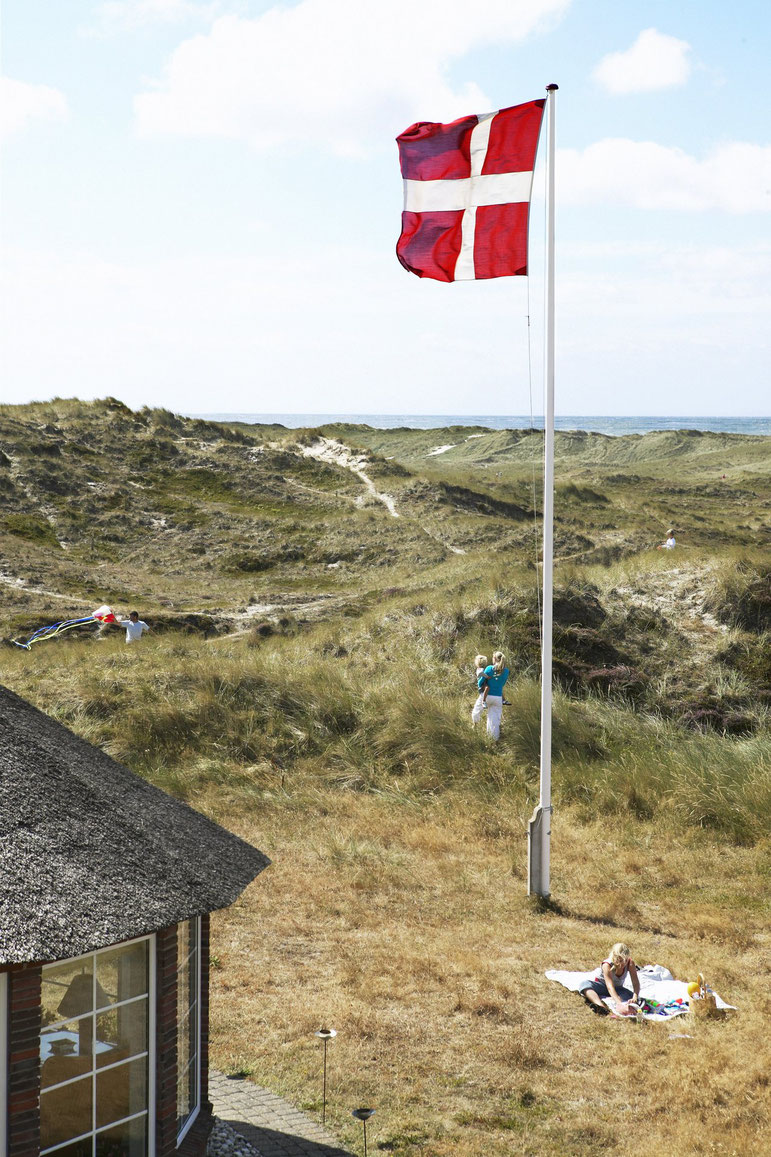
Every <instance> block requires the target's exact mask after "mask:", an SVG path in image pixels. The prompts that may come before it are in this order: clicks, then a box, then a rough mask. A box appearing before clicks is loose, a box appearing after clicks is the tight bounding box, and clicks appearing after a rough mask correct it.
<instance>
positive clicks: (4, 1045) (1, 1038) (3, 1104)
mask: <svg viewBox="0 0 771 1157" xmlns="http://www.w3.org/2000/svg"><path fill="white" fill-rule="evenodd" d="M7 1108H8V973H7V972H0V1153H1V1154H2V1157H7V1154H8V1149H7V1144H8V1142H7V1132H6V1130H7V1128H8V1118H7Z"/></svg>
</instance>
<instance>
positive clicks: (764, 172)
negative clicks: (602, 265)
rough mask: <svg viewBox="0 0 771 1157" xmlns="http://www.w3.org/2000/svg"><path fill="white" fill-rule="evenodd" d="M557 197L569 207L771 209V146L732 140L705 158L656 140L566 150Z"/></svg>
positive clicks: (606, 142) (561, 159) (599, 143)
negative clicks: (628, 206)
mask: <svg viewBox="0 0 771 1157" xmlns="http://www.w3.org/2000/svg"><path fill="white" fill-rule="evenodd" d="M557 183H558V189H559V193H558V196H559V197H560V199H561V200H562V201H563V202H564V203H565V204H570V205H599V204H612V205H619V206H620V205H631V206H633V207H634V208H637V209H677V210H686V211H704V210H709V209H719V210H724V211H726V212H729V213H752V212H768V211H769V210H771V145H756V144H751V143H748V142H741V141H732V142H727V143H725V144H721V145H717V146H716V147H715V148H714V149H713V150H712V151H711V152H710V153H709V154H708V155H707V156H706V157H705V158H704V159H703V160H699V159H698V158H697V157H693V156H690V155H689V154H688V153H686V152H684V151H683V150H682V149H678V148H669V147H666V146H664V145H659V144H656V143H655V142H653V141H630V140H626V139H624V138H608V139H606V140H602V141H597V142H595V144H593V145H589V146H588V148H586V149H583V150H579V149H562V150H560V151H559V156H558V161H557Z"/></svg>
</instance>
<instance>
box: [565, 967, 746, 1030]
mask: <svg viewBox="0 0 771 1157" xmlns="http://www.w3.org/2000/svg"><path fill="white" fill-rule="evenodd" d="M596 972H597V970H596V969H594V968H593V969H592V970H591V972H564V971H561V970H560V969H558V968H550V969H549V970H548V971H547V972H546V973H545V976H546V978H547V979H548V980H556V981H557V983H558V984H561V985H563V987H565V988H569V989H570V991H571V992H578V986H579V985H580V984H581V981H582V980H594V977H595V975H596ZM637 973H638V976H639V977H640V996H641V997H642V999H643V1000H644V1001H645V1008H644V1009H643V1016H644V1017H645V1019H646V1020H671V1019H672V1017H673V1016H682V1014H683V1013H684V1012H688V1009H689V1005H688V985H687V983H686V982H685V981H684V980H675V978H674V976H673V975H672V973H671V972H670V971H669V969H668V968H665V967H664V965H663V964H646V965H645V967H644V968H638V970H637ZM713 995H714V997H715V1004H716V1005H717V1007H718V1008H734V1007H735V1006H734V1005H733V1004H726V1002H725V1001H724V1000H723V999H722V997H720V996H718V994H717V993H716V992H715V993H713ZM605 1004H607V1006H608V1008H610V1009H611V1011H612V1010H613V999H612V997H609V996H608V997H606V998H605Z"/></svg>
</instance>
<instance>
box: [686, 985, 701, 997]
mask: <svg viewBox="0 0 771 1157" xmlns="http://www.w3.org/2000/svg"><path fill="white" fill-rule="evenodd" d="M698 991H699V982H698V980H692V981H691V983H690V984H689V985H688V997H689V999H690V997H692V996H693V994H694V993H695V992H698Z"/></svg>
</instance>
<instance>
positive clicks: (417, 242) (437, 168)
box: [396, 100, 546, 281]
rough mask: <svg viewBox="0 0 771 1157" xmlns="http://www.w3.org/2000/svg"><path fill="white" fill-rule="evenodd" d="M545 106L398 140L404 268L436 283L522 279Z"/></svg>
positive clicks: (430, 128) (409, 132) (417, 131)
mask: <svg viewBox="0 0 771 1157" xmlns="http://www.w3.org/2000/svg"><path fill="white" fill-rule="evenodd" d="M545 103H546V102H545V101H544V100H532V101H529V102H528V103H527V104H518V105H516V106H515V107H514V108H504V109H501V110H500V111H499V112H491V113H484V114H482V115H481V116H468V117H461V119H460V120H457V121H453V122H452V124H448V125H440V124H434V123H432V122H431V121H418V123H417V124H414V125H411V126H410V128H408V129H406V130H405V132H403V133H402V134H401V135H400V136H398V137H397V138H396V140H397V143H398V145H399V160H400V162H401V168H402V176H403V177H404V212H403V213H402V234H401V237H400V238H399V241H398V243H397V246H396V254H397V256H398V258H399V260H400V261H401V263H402V265H403V266H404V268H405V269H409V270H410V272H411V273H416V274H417V275H418V277H433V278H434V279H435V280H436V281H475V280H481V279H483V278H488V277H511V276H514V275H517V274H526V273H527V222H528V214H529V210H530V193H531V190H532V186H533V166H534V164H535V152H536V148H537V147H538V135H539V132H540V129H541V120H542V118H543V109H544V105H545Z"/></svg>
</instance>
